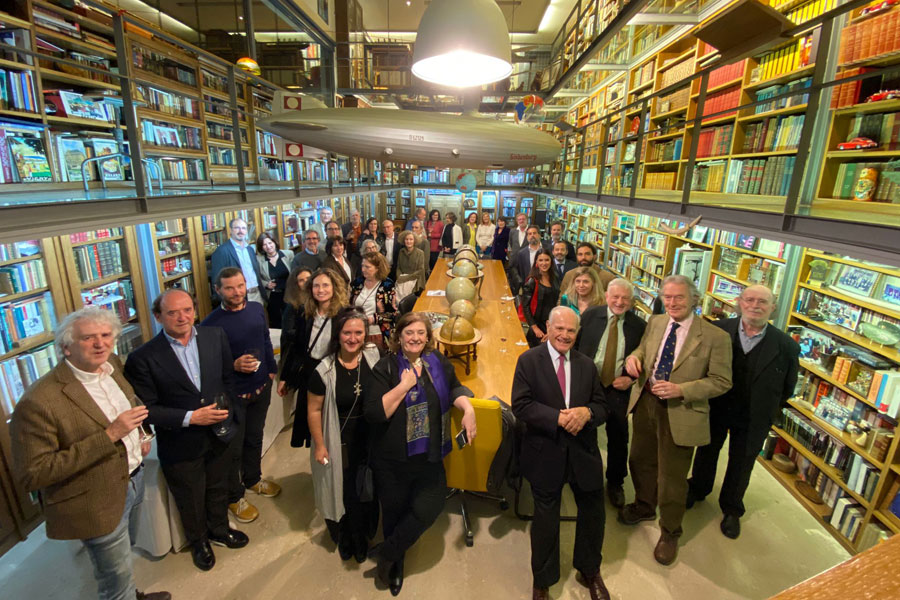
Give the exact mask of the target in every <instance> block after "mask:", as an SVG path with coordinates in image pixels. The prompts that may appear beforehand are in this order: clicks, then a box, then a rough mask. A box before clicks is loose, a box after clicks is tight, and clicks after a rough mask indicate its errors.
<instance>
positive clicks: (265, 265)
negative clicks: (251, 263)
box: [256, 250, 294, 298]
mask: <svg viewBox="0 0 900 600" xmlns="http://www.w3.org/2000/svg"><path fill="white" fill-rule="evenodd" d="M279 252H281V262H282V263H284V266H285V267H287V270H288V275H290V272H291V265H292V264H293V262H294V253H293V252H292V251H290V250H279ZM256 261H257V262H258V263H259V270H258V273H259V291H260V293H261V294H262V296H263V298H268V297H269V292H270V291H271V290H270V289H269V288H267V287H266V285H268V283H269V282H270V281H272V278H271V277H269V259H268V258H267V257H265V256H263V255H262V254H260V253H259V252H257V253H256Z"/></svg>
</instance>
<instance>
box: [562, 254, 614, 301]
mask: <svg viewBox="0 0 900 600" xmlns="http://www.w3.org/2000/svg"><path fill="white" fill-rule="evenodd" d="M577 266H578V265H576V266H575V267H572V269H571V270H569V271H566V274H565V275H564V276H563V280H562V284H561V285H560V286H559V289H561V290H567V289H569V285H571V283H572V278H573V277H574V275H573V274H572V271H574V270H575V268H576V267H577ZM593 267H594V271H595V272H596V273H597V277H598V278H599V279H600V283H601V284H602V285H603V291H604V292H605V291H606V288H607V287H608V286H609V282H610V281H612V280H613V279H615V278H616V276H615V275H613V274H612V273H610V272H609V271H607V270H606V269H604V268H603V267H601V266H600V265H598V264H597V263H594V265H593ZM600 298H601V299H600V302H601V303H603V304H606V298H605V297H603V296H601V297H600Z"/></svg>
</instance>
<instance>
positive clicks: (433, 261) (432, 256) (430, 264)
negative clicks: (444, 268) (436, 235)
mask: <svg viewBox="0 0 900 600" xmlns="http://www.w3.org/2000/svg"><path fill="white" fill-rule="evenodd" d="M440 255H441V251H440V250H437V251H434V250H432V251H431V254H429V255H428V270H429V271H431V270H432V269H434V265H435V264H436V263H437V259H438V258H439V257H440Z"/></svg>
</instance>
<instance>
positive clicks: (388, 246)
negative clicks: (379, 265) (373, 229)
mask: <svg viewBox="0 0 900 600" xmlns="http://www.w3.org/2000/svg"><path fill="white" fill-rule="evenodd" d="M377 242H378V247H379V248H380V252H381V254H382V255H384V259H385V260H386V261H387V264H388V267H390V272H389V273H388V277H389V278H391V279H392V280H396V279H397V257H398V256H399V255H400V242H398V241H397V234H396V233H395V232H394V222H393V221H391V220H390V219H385V220H384V222H383V223H382V224H381V233H380V234H379V235H378V240H377Z"/></svg>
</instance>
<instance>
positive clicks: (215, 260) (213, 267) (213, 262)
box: [209, 239, 260, 292]
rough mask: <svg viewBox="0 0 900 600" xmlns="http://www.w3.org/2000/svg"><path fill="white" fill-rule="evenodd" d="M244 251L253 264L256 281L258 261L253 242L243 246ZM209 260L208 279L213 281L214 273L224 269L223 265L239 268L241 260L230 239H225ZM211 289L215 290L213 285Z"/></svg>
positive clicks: (258, 278) (257, 278)
mask: <svg viewBox="0 0 900 600" xmlns="http://www.w3.org/2000/svg"><path fill="white" fill-rule="evenodd" d="M244 251H245V252H246V253H247V256H248V258H249V259H250V264H251V265H252V266H253V272H254V273H256V281H257V282H259V281H260V275H259V262H258V261H257V260H256V248H254V247H253V244H250V243H248V244H247V245H246V246H245V247H244ZM209 261H210V269H209V280H210V281H212V282H213V283H215V281H216V275H218V274H219V271H221V270H222V269H224V268H225V267H237V268H238V269H240V268H241V262H240V261H239V260H238V254H237V249H236V248H235V247H234V244H232V243H231V239H227V240H225V243H223V244H220V245H219V247H218V248H216V251H215V252H213V253H212V256H211V257H210V258H209ZM213 291H214V292H215V285H213Z"/></svg>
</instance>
